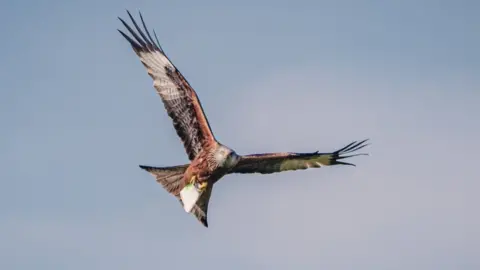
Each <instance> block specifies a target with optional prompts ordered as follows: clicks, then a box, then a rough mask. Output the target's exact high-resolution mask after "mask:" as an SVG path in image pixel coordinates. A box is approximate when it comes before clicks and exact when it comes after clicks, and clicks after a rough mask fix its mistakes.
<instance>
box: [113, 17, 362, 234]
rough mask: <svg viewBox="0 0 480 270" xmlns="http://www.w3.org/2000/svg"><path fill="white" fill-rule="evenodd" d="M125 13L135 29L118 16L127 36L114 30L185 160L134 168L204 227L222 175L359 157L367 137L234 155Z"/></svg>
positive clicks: (190, 92) (167, 61)
mask: <svg viewBox="0 0 480 270" xmlns="http://www.w3.org/2000/svg"><path fill="white" fill-rule="evenodd" d="M127 13H128V16H129V17H130V20H131V21H132V24H133V27H134V28H135V29H136V31H135V30H133V29H132V27H131V26H130V25H129V24H127V23H126V22H125V21H124V20H123V19H121V18H119V19H120V21H121V22H122V23H123V25H124V26H125V28H126V29H127V31H128V32H129V34H130V36H129V35H127V34H125V33H124V32H123V31H121V30H118V31H119V32H120V34H122V36H123V37H124V38H125V39H126V40H127V41H128V42H129V43H130V45H131V46H132V48H133V50H134V51H135V53H136V54H137V55H138V57H139V58H140V61H141V62H142V64H143V65H144V66H145V68H146V70H147V73H148V74H149V75H150V77H151V78H152V79H153V86H154V88H155V89H156V91H157V93H158V94H159V96H160V98H161V99H162V102H163V104H164V106H165V109H166V111H167V113H168V115H169V116H170V118H171V119H172V121H173V126H174V127H175V130H176V132H177V134H178V136H179V137H180V139H181V140H182V142H183V145H184V147H185V151H186V153H187V155H188V158H189V160H190V164H185V165H179V166H171V167H153V166H144V165H140V168H142V169H144V170H146V171H148V172H149V173H151V174H152V175H153V176H154V177H155V179H156V180H157V182H158V183H159V184H161V185H162V186H163V187H164V188H165V189H166V190H167V191H168V192H169V193H171V194H172V195H174V196H175V197H177V198H178V200H179V201H180V203H181V204H182V206H183V207H184V209H185V211H187V212H190V213H192V214H193V215H194V216H195V217H196V218H197V219H198V220H199V221H200V222H201V223H202V224H203V225H204V226H205V227H208V221H207V212H208V203H209V200H210V196H211V193H212V189H213V185H214V184H215V183H216V182H217V181H218V180H220V179H221V178H222V177H223V176H225V175H226V174H231V173H261V174H270V173H278V172H283V171H291V170H305V169H308V168H320V167H323V166H332V165H353V164H352V163H348V162H344V161H341V160H343V159H346V158H350V157H353V156H358V155H365V154H355V153H353V152H355V151H357V150H359V149H361V148H363V147H365V146H367V145H368V144H367V143H366V142H367V140H362V141H360V142H352V143H350V144H348V145H347V146H345V147H343V148H341V149H339V150H337V151H334V152H331V153H319V152H318V151H317V152H313V153H264V154H252V155H243V156H242V155H238V154H237V153H236V152H235V151H234V150H232V149H230V148H229V147H227V146H225V145H223V144H221V143H220V142H218V141H217V140H216V139H215V136H214V135H213V132H212V129H211V128H210V124H209V123H208V119H207V117H206V115H205V113H204V111H203V108H202V105H201V103H200V99H199V98H198V96H197V93H196V92H195V90H194V89H193V88H192V87H191V86H190V84H189V83H188V81H187V80H186V79H185V77H184V76H183V75H182V73H181V72H180V71H179V70H178V69H177V68H176V67H175V65H174V64H173V63H172V62H171V61H170V59H169V58H168V57H167V55H166V54H165V52H164V51H163V49H162V47H161V46H160V43H159V42H158V38H157V35H156V34H155V31H153V34H154V36H155V41H154V39H153V38H152V35H151V34H150V32H149V31H148V29H147V27H146V25H145V22H144V20H143V17H142V14H141V13H139V15H140V20H141V22H142V27H143V30H142V28H141V27H140V26H139V25H138V24H137V22H136V21H135V20H134V18H133V17H132V15H131V14H130V12H128V11H127ZM353 166H354V165H353Z"/></svg>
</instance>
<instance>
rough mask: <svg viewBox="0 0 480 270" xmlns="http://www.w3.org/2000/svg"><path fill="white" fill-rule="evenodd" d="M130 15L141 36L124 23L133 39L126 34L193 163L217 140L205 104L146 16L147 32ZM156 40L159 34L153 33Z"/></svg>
mask: <svg viewBox="0 0 480 270" xmlns="http://www.w3.org/2000/svg"><path fill="white" fill-rule="evenodd" d="M127 13H128V16H130V19H131V20H132V23H133V25H134V26H135V29H136V30H137V32H138V34H139V35H140V36H139V35H138V34H137V33H136V32H135V31H134V30H133V29H132V28H131V27H130V26H129V25H128V24H127V23H125V21H124V20H122V19H121V18H118V19H120V21H121V22H122V23H123V25H124V26H125V27H126V28H127V30H128V32H130V34H131V35H132V36H133V38H131V37H129V36H127V35H126V34H125V33H124V32H122V31H121V30H118V31H119V32H120V34H122V35H123V36H124V37H125V38H126V39H127V40H128V42H130V45H132V48H133V50H134V51H135V53H137V55H138V56H139V58H140V61H141V62H142V63H143V65H144V66H145V67H146V69H147V72H148V74H149V75H150V77H152V79H153V86H154V87H155V89H156V90H157V93H158V94H159V95H160V97H161V98H162V101H163V104H164V105H165V109H166V110H167V113H168V115H169V116H170V117H171V118H172V120H173V126H174V127H175V130H176V131H177V134H178V136H179V137H180V138H181V140H182V141H183V145H184V147H185V150H186V152H187V155H188V158H189V159H190V160H193V159H194V158H195V157H196V156H197V155H198V153H199V152H200V151H201V150H202V149H203V147H205V146H206V144H208V143H210V142H212V141H215V137H214V136H213V133H212V130H211V128H210V125H209V123H208V120H207V118H206V116H205V113H204V112H203V109H202V105H201V104H200V100H199V99H198V96H197V94H196V93H195V90H193V88H192V87H191V86H190V84H189V83H188V82H187V80H186V79H185V78H184V77H183V75H182V74H181V73H180V71H179V70H178V69H177V68H176V67H175V66H174V65H173V64H172V62H170V59H169V58H168V57H167V55H166V54H165V52H164V51H163V49H162V47H161V46H160V44H159V42H158V39H156V40H157V43H156V44H155V42H154V41H153V39H152V36H151V35H150V33H149V32H148V30H147V27H146V26H145V22H144V21H143V17H142V14H141V13H140V19H141V21H142V24H143V28H144V29H145V33H146V35H145V34H144V32H143V31H142V30H141V29H140V27H138V25H137V23H136V22H135V20H134V19H133V17H132V15H131V14H130V12H128V11H127ZM153 33H154V35H155V38H157V35H156V34H155V31H153Z"/></svg>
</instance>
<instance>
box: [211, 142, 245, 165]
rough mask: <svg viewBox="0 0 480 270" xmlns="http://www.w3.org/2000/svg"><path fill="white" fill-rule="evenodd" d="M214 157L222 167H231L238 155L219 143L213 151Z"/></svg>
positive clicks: (235, 162)
mask: <svg viewBox="0 0 480 270" xmlns="http://www.w3.org/2000/svg"><path fill="white" fill-rule="evenodd" d="M215 159H216V160H217V162H218V163H220V164H221V165H222V166H224V167H233V166H235V165H236V164H237V163H238V160H239V159H240V156H239V155H237V153H235V151H233V150H232V149H230V148H228V147H226V146H224V145H220V146H219V147H218V149H217V151H216V152H215Z"/></svg>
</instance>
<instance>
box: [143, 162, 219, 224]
mask: <svg viewBox="0 0 480 270" xmlns="http://www.w3.org/2000/svg"><path fill="white" fill-rule="evenodd" d="M140 168H142V169H144V170H146V171H147V172H149V173H151V174H152V175H153V176H154V177H155V179H157V182H158V183H160V184H161V185H162V186H163V187H164V188H165V189H166V190H167V191H168V192H169V193H171V194H172V195H174V196H175V197H177V199H178V200H179V201H180V203H181V204H182V206H183V202H182V199H181V198H180V191H181V190H182V189H183V188H184V187H185V183H184V181H183V174H184V173H185V171H186V170H187V168H188V164H185V165H179V166H173V167H151V166H144V165H140ZM212 188H213V185H209V186H208V187H207V190H206V191H205V192H204V193H203V194H202V195H201V196H200V198H199V200H198V201H197V203H196V204H195V206H194V207H193V208H192V211H191V213H192V214H193V215H194V216H195V217H196V218H197V220H198V221H200V222H201V223H202V224H203V226H205V227H208V221H207V212H208V202H209V200H210V195H211V193H212Z"/></svg>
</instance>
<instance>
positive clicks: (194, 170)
mask: <svg viewBox="0 0 480 270" xmlns="http://www.w3.org/2000/svg"><path fill="white" fill-rule="evenodd" d="M238 161H239V156H238V155H237V154H236V153H235V151H233V150H232V149H230V148H228V147H226V146H224V145H222V144H220V143H216V144H215V146H213V147H211V148H207V149H205V150H204V151H202V152H200V153H199V154H198V156H197V157H196V158H195V159H194V160H193V161H192V162H191V163H190V165H189V166H188V168H187V170H186V171H185V173H184V176H183V177H184V178H183V181H184V185H186V184H188V183H190V182H191V181H192V179H194V181H195V183H197V184H198V185H200V186H203V185H204V184H205V183H206V184H207V185H213V184H215V183H216V182H217V181H218V180H220V178H222V177H223V176H224V175H225V174H227V173H228V172H229V171H230V170H231V169H233V168H234V167H235V165H237V163H238ZM178 192H180V191H178Z"/></svg>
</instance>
